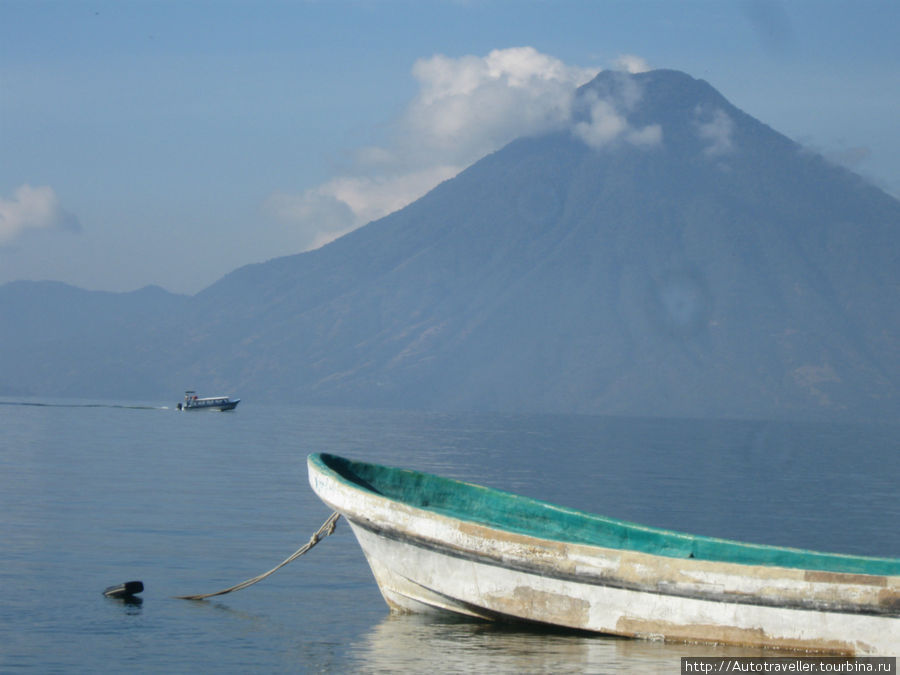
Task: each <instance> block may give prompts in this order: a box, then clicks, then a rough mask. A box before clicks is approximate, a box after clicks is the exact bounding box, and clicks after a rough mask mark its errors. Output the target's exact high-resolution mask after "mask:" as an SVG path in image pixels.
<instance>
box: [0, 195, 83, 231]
mask: <svg viewBox="0 0 900 675" xmlns="http://www.w3.org/2000/svg"><path fill="white" fill-rule="evenodd" d="M30 229H44V230H49V229H71V230H78V229H80V226H79V224H78V220H77V219H76V218H75V217H74V216H72V215H71V214H69V213H66V211H64V210H63V209H62V207H61V206H60V203H59V199H58V198H57V196H56V192H54V190H53V188H51V187H49V186H46V185H44V186H39V187H31V186H30V185H27V184H26V185H21V186H19V187H18V188H16V190H15V193H14V194H13V198H12V199H5V198H3V197H0V245H2V244H5V243H7V242H10V241H12V240H13V239H15V238H16V237H18V236H19V235H20V234H22V233H23V232H24V231H26V230H30Z"/></svg>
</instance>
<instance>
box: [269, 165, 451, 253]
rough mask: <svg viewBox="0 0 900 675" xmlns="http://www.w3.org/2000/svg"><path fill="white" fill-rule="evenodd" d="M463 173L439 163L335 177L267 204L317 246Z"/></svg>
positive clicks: (307, 243) (272, 198)
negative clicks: (392, 172)
mask: <svg viewBox="0 0 900 675" xmlns="http://www.w3.org/2000/svg"><path fill="white" fill-rule="evenodd" d="M458 172H459V167H453V166H435V167H426V168H424V169H421V170H419V171H410V172H407V173H400V174H396V175H380V176H352V177H343V178H335V179H333V180H330V181H328V182H327V183H324V184H323V185H319V186H318V187H315V188H312V189H309V190H306V191H305V192H303V193H302V194H299V195H291V194H285V193H281V192H277V193H274V194H272V195H271V196H270V197H269V198H268V199H267V200H266V204H265V209H266V210H267V211H268V212H269V213H270V214H271V215H273V216H274V217H275V218H276V219H278V220H280V221H282V222H284V223H287V224H290V225H291V226H293V227H296V228H297V229H298V231H299V234H300V240H301V243H302V244H303V245H304V246H305V248H307V249H313V248H318V247H320V246H324V245H325V244H327V243H328V242H330V241H333V240H334V239H337V238H338V237H340V236H341V235H344V234H346V233H347V232H350V231H352V230H355V229H356V228H358V227H360V226H362V225H365V224H366V223H368V222H370V221H372V220H375V219H377V218H380V217H382V216H385V215H387V214H388V213H393V212H394V211H397V210H399V209H401V208H403V207H404V206H406V205H407V204H409V203H411V202H413V201H415V200H416V199H418V198H419V197H421V196H423V195H424V194H425V193H426V192H428V191H429V190H430V189H431V188H433V187H434V186H435V185H437V184H438V183H440V182H441V181H444V180H446V179H448V178H452V177H453V176H455V175H456V174H457V173H458Z"/></svg>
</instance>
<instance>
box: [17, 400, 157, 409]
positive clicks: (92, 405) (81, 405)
mask: <svg viewBox="0 0 900 675" xmlns="http://www.w3.org/2000/svg"><path fill="white" fill-rule="evenodd" d="M0 405H9V406H15V405H19V406H28V407H32V408H119V409H123V410H170V409H171V408H169V406H167V405H122V404H116V403H41V402H37V401H0Z"/></svg>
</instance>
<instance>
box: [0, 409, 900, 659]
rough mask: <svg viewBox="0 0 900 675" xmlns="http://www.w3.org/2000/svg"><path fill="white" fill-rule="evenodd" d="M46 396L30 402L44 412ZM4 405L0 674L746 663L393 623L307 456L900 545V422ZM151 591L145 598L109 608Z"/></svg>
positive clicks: (781, 536)
mask: <svg viewBox="0 0 900 675" xmlns="http://www.w3.org/2000/svg"><path fill="white" fill-rule="evenodd" d="M38 404H39V405H38ZM165 405H166V404H165V403H148V404H146V405H134V404H130V403H123V404H117V403H110V402H89V401H75V402H73V401H47V400H42V401H9V400H7V401H0V671H4V672H6V671H23V670H32V671H34V672H41V673H49V672H61V673H62V672H64V673H71V672H101V671H122V670H125V669H128V670H130V671H139V672H140V671H145V672H188V671H204V672H210V671H218V672H246V671H248V670H254V671H258V672H347V671H353V672H391V671H398V670H399V671H432V672H459V671H463V670H465V671H471V672H596V673H616V672H642V673H645V672H660V673H668V672H680V660H679V659H680V657H681V656H687V655H711V656H721V655H739V654H754V653H756V652H753V651H747V650H738V649H725V648H716V647H700V646H683V645H671V644H668V645H667V644H659V643H653V642H645V641H637V640H624V639H616V638H607V637H597V636H586V635H582V634H573V633H568V632H564V631H536V630H534V629H528V628H522V627H514V626H513V627H511V626H495V625H491V624H483V623H477V622H469V621H462V620H457V619H454V618H451V617H442V618H423V617H417V616H392V615H390V614H389V613H388V610H387V606H386V605H385V604H384V601H383V600H382V599H381V596H380V594H379V592H378V589H377V587H376V586H375V583H374V581H373V579H372V576H371V573H370V572H369V570H368V567H367V565H366V563H365V560H364V558H363V555H362V553H361V551H360V550H359V547H358V546H357V544H356V541H355V539H354V538H353V536H352V534H351V533H350V530H349V528H348V527H347V526H346V524H342V523H339V525H338V529H337V531H336V533H335V534H334V536H332V537H330V538H329V539H326V540H324V541H323V542H322V543H320V544H319V546H318V547H316V548H315V549H314V550H313V551H311V552H310V553H309V554H308V555H306V556H304V557H303V558H301V559H299V560H298V561H297V562H295V563H293V564H292V565H289V566H288V567H285V568H284V569H282V570H281V571H279V572H278V573H276V574H275V575H274V576H272V577H270V578H269V579H267V580H265V581H263V582H262V583H260V584H257V585H256V586H253V587H252V588H249V589H247V590H244V591H241V592H239V593H235V594H232V595H228V596H224V597H221V598H218V599H213V600H210V601H205V602H188V601H184V600H177V599H174V598H173V597H172V596H174V595H178V594H186V593H203V592H209V591H214V590H217V589H219V588H223V587H226V586H230V585H231V584H233V583H236V582H238V581H241V580H243V579H246V578H248V577H251V576H254V575H256V574H258V573H260V572H263V571H265V570H267V569H269V568H271V567H273V566H274V565H275V564H277V563H278V562H280V561H281V560H283V559H284V558H286V557H287V556H288V555H289V554H290V553H291V552H293V551H294V550H295V549H297V548H298V547H299V546H300V545H301V544H303V543H304V542H305V541H306V540H307V539H308V538H309V536H310V534H311V533H312V532H314V531H315V530H316V529H317V528H318V527H319V525H320V524H321V523H322V522H323V521H324V520H325V518H326V517H327V516H328V514H329V511H328V509H327V508H326V507H325V506H324V505H323V504H322V503H321V502H319V501H318V499H317V498H316V497H315V495H314V494H313V492H312V491H311V490H310V488H309V486H308V483H307V478H306V465H305V462H306V455H307V454H308V453H310V452H319V451H324V452H333V453H338V454H344V455H347V456H350V457H353V458H359V459H367V460H373V461H377V462H381V463H387V464H393V465H398V466H405V467H409V468H415V469H421V470H426V471H432V472H436V473H440V474H443V475H447V476H450V477H454V478H461V479H464V480H468V481H474V482H478V483H483V484H488V485H491V486H493V487H498V488H501V489H505V490H510V491H513V492H518V493H522V494H526V495H529V496H532V497H536V498H539V499H545V500H549V501H553V502H557V503H561V504H565V505H567V506H573V507H576V508H581V509H585V510H588V511H592V512H598V513H603V514H605V515H610V516H614V517H618V518H625V519H628V520H633V521H638V522H642V523H648V524H652V525H658V526H662V527H667V528H672V529H677V530H684V531H690V532H696V533H701V534H709V535H715V536H724V537H729V538H736V539H743V540H750V541H758V542H762V543H769V544H781V545H789V546H798V547H802V548H813V549H824V550H833V551H840V552H846V553H856V554H868V555H883V556H900V500H898V499H897V497H896V486H897V479H898V475H900V427H898V426H891V425H886V426H866V427H861V426H850V425H836V424H834V425H828V424H825V425H823V424H788V423H784V422H754V421H684V420H656V419H624V418H606V417H575V416H572V417H567V416H535V415H489V414H484V415H478V414H460V415H446V414H433V413H420V412H396V411H390V412H384V411H359V410H344V409H319V408H301V407H288V406H282V407H278V406H275V407H264V406H254V405H253V404H252V403H247V402H244V403H242V404H241V406H240V408H239V409H238V410H237V411H235V412H234V413H201V412H198V413H179V412H176V411H175V410H174V404H172V405H170V406H169V408H168V409H167V408H166V407H165ZM131 579H139V580H142V581H143V582H144V584H145V587H146V590H145V591H144V593H143V594H142V598H143V601H142V602H141V603H140V604H125V603H123V602H122V601H119V600H111V599H108V598H104V597H103V596H102V591H103V589H104V588H106V587H107V586H111V585H114V584H117V583H121V582H123V581H127V580H131Z"/></svg>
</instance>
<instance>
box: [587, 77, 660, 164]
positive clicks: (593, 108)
mask: <svg viewBox="0 0 900 675" xmlns="http://www.w3.org/2000/svg"><path fill="white" fill-rule="evenodd" d="M640 98H641V90H640V88H639V87H638V85H637V84H636V83H635V82H634V81H633V80H630V79H628V80H623V81H622V87H621V91H620V92H619V93H617V95H616V96H615V97H614V98H609V99H606V98H599V97H598V96H597V95H596V94H593V95H592V96H591V102H590V118H589V119H588V120H587V121H583V122H578V123H576V124H575V126H574V128H573V129H572V131H573V133H574V134H575V136H576V137H578V138H580V139H581V140H582V141H584V142H585V143H586V144H587V145H589V146H591V147H592V148H595V149H598V150H599V149H601V148H603V147H605V146H607V145H609V144H610V143H613V142H615V141H624V142H626V143H630V144H632V145H637V146H643V147H651V146H655V145H659V144H660V143H662V127H660V126H659V125H658V124H650V125H647V126H645V127H640V128H636V127H633V126H632V125H631V124H630V123H629V122H628V118H627V113H628V112H629V111H631V110H632V109H634V107H635V106H636V105H637V103H638V101H640Z"/></svg>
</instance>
